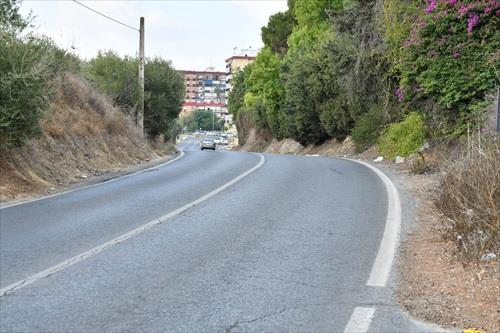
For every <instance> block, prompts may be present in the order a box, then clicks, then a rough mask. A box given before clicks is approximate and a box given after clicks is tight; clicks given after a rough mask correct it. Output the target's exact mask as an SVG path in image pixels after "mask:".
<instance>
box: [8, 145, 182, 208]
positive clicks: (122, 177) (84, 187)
mask: <svg viewBox="0 0 500 333" xmlns="http://www.w3.org/2000/svg"><path fill="white" fill-rule="evenodd" d="M179 152H180V154H179V156H177V157H176V158H174V159H171V160H168V161H166V162H165V163H162V164H159V165H157V166H152V167H150V168H146V169H142V170H140V171H137V172H133V173H129V174H126V175H123V176H120V177H116V178H111V179H108V180H104V181H102V182H99V183H96V184H92V185H87V186H85V185H83V186H82V187H78V188H74V189H71V190H68V191H63V192H59V193H54V194H50V195H47V196H43V197H40V198H36V199H31V200H25V201H19V202H13V203H11V204H6V205H1V204H0V210H2V209H5V208H10V207H15V206H21V205H25V204H29V203H32V202H36V201H41V200H45V199H51V198H55V197H58V196H60V195H63V194H68V193H72V192H76V191H82V190H86V189H88V188H92V187H96V186H100V185H104V184H109V183H111V182H114V181H117V180H121V179H124V178H127V177H131V176H135V175H138V174H140V173H143V172H146V171H148V170H151V169H156V168H161V167H164V166H165V165H167V164H170V163H173V162H175V161H177V160H178V159H180V158H181V157H183V156H184V151H182V150H180V151H179Z"/></svg>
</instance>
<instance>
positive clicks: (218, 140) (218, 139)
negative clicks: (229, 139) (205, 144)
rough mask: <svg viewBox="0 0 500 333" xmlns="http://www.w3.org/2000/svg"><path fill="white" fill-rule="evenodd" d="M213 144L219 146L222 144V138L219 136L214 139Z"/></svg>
mask: <svg viewBox="0 0 500 333" xmlns="http://www.w3.org/2000/svg"><path fill="white" fill-rule="evenodd" d="M214 142H215V144H217V145H220V144H222V138H221V137H220V136H218V137H216V138H215V139H214Z"/></svg>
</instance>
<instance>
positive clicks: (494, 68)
mask: <svg viewBox="0 0 500 333" xmlns="http://www.w3.org/2000/svg"><path fill="white" fill-rule="evenodd" d="M499 10H500V2H498V1H495V0H484V1H478V0H466V1H430V2H428V5H427V7H423V8H421V10H420V13H419V15H417V16H416V17H414V19H413V21H414V23H413V26H412V30H411V31H410V32H409V36H408V38H407V39H406V40H405V41H404V42H403V44H402V45H400V51H401V52H400V53H401V61H400V64H401V65H400V66H399V69H400V71H401V73H400V77H401V81H400V83H401V89H400V90H398V95H399V96H400V98H401V99H402V100H405V101H406V102H408V103H412V104H414V105H417V107H419V108H420V109H421V110H422V112H424V113H425V114H426V119H427V121H428V122H429V124H432V125H433V127H435V128H438V129H439V132H441V133H438V135H439V134H446V135H451V136H457V135H461V134H463V133H465V131H466V129H467V124H469V123H470V124H472V125H473V126H475V125H476V124H477V122H478V120H479V119H480V117H478V115H477V114H475V112H474V111H475V110H478V109H480V107H479V108H478V106H480V104H481V103H483V101H484V99H485V96H486V95H487V94H488V93H490V92H491V91H494V90H495V88H496V87H497V86H498V82H499V81H498V80H499V77H498V68H499V65H500V58H499V53H498V50H499V49H500V34H499V33H498V26H499V24H500V22H499V19H500V16H499Z"/></svg>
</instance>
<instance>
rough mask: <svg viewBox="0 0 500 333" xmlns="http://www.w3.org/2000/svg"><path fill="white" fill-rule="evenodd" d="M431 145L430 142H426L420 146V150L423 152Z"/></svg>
mask: <svg viewBox="0 0 500 333" xmlns="http://www.w3.org/2000/svg"><path fill="white" fill-rule="evenodd" d="M430 147H431V145H430V144H429V142H426V143H424V144H423V145H422V147H420V149H419V150H418V151H419V152H423V151H425V150H427V149H429V148H430Z"/></svg>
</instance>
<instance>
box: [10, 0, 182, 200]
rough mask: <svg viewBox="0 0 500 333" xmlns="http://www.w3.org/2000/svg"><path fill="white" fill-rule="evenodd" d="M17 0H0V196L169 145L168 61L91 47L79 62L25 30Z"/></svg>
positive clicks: (177, 102)
mask: <svg viewBox="0 0 500 333" xmlns="http://www.w3.org/2000/svg"><path fill="white" fill-rule="evenodd" d="M19 4H20V2H18V1H16V0H7V1H0V200H4V199H13V198H15V197H17V196H18V195H23V194H28V193H33V192H40V190H46V189H48V188H52V187H53V188H55V187H58V186H61V185H63V186H64V185H68V184H71V183H74V182H77V181H81V180H82V179H84V178H87V177H88V176H91V175H100V174H102V173H104V172H107V171H116V169H117V168H124V167H128V166H130V165H135V164H138V163H142V162H144V161H149V160H150V159H152V158H155V157H158V156H159V155H164V154H166V153H169V152H171V151H172V150H173V147H172V145H171V143H170V142H172V141H173V139H174V138H175V136H176V134H177V132H178V130H179V127H178V125H177V117H178V114H179V112H180V111H181V103H182V100H183V97H184V84H183V78H182V76H181V75H180V74H179V73H178V72H177V71H176V70H174V69H173V68H172V65H171V63H170V61H167V60H164V59H161V58H153V59H147V60H146V64H145V111H144V129H145V131H144V132H145V133H142V132H141V131H140V130H139V128H138V127H137V126H136V124H135V121H134V120H135V114H136V110H137V105H138V84H137V82H138V80H137V76H138V70H137V69H138V60H137V58H136V57H128V56H126V57H121V56H119V55H117V54H116V53H115V52H113V51H111V50H108V51H101V52H99V53H98V55H97V56H96V57H95V58H93V59H90V60H89V61H85V60H82V59H79V58H78V57H77V56H76V55H74V54H71V53H69V52H67V51H66V50H63V49H61V48H59V47H58V46H57V45H56V44H55V43H54V42H53V41H52V40H51V39H50V38H48V37H46V36H43V35H40V34H37V33H36V31H34V30H33V26H32V22H33V18H32V17H22V16H21V15H20V14H19Z"/></svg>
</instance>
